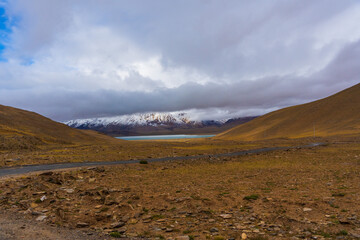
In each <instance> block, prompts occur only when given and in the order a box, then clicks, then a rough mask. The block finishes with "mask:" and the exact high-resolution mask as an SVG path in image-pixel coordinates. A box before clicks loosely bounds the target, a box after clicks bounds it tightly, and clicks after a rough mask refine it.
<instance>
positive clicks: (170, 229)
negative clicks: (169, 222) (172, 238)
mask: <svg viewBox="0 0 360 240" xmlns="http://www.w3.org/2000/svg"><path fill="white" fill-rule="evenodd" d="M172 231H174V229H172V228H166V229H165V232H172Z"/></svg>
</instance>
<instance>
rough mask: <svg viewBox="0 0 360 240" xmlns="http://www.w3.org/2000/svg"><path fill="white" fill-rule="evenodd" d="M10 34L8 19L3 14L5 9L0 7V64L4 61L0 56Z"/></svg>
mask: <svg viewBox="0 0 360 240" xmlns="http://www.w3.org/2000/svg"><path fill="white" fill-rule="evenodd" d="M0 3H1V2H0ZM10 32H11V31H10V26H9V19H8V17H7V16H6V14H5V8H4V7H1V6H0V61H2V62H3V61H6V59H5V58H4V57H3V55H2V54H3V52H4V50H5V48H6V43H7V42H8V40H9V39H8V38H9V33H10Z"/></svg>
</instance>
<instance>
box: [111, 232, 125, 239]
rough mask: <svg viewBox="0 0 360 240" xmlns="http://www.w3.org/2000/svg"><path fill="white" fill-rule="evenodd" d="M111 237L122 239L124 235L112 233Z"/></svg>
mask: <svg viewBox="0 0 360 240" xmlns="http://www.w3.org/2000/svg"><path fill="white" fill-rule="evenodd" d="M109 235H110V236H111V237H113V238H121V237H122V235H121V234H120V233H119V232H111V233H110V234H109Z"/></svg>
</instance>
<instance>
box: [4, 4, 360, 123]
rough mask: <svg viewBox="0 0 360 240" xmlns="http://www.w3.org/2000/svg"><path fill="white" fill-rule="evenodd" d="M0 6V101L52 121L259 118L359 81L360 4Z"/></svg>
mask: <svg viewBox="0 0 360 240" xmlns="http://www.w3.org/2000/svg"><path fill="white" fill-rule="evenodd" d="M0 8H2V9H4V14H3V15H4V16H3V17H2V18H0V19H1V20H0V21H1V23H0V26H2V25H3V27H0V46H2V47H0V104H3V105H11V106H16V107H20V108H25V109H29V110H33V111H37V112H39V113H41V114H44V115H46V116H49V117H51V118H53V119H56V120H68V119H73V118H90V117H101V116H114V115H120V114H129V113H136V112H148V111H178V110H185V109H199V111H201V112H203V113H205V114H204V115H206V114H209V115H210V114H211V115H212V116H214V118H223V115H224V114H229V115H232V116H233V115H234V114H239V116H245V115H257V114H263V113H265V112H268V111H270V110H274V109H277V108H280V107H284V106H289V105H293V104H299V103H304V102H307V101H311V100H314V99H318V98H322V97H325V96H328V95H330V94H333V93H335V92H337V91H339V90H341V89H343V88H346V87H349V86H351V85H354V84H356V83H358V82H359V76H360V66H359V65H360V28H359V27H358V23H359V22H360V3H359V2H358V1H355V0H353V1H350V0H344V1H336V0H333V1H332V0H323V1H311V0H298V1H295V0H294V1H288V0H286V1H285V0H283V1H280V0H278V1H265V0H264V1H239V0H227V1H202V0H174V1H167V0H155V1H145V0H142V1H140V0H128V1H127V0H124V1H116V0H104V1H101V2H100V1H95V0H86V1H85V0H75V1H70V0H53V1H47V0H33V1H27V0H14V1H1V0H0ZM0 12H1V11H0Z"/></svg>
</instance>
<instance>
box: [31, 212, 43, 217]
mask: <svg viewBox="0 0 360 240" xmlns="http://www.w3.org/2000/svg"><path fill="white" fill-rule="evenodd" d="M31 215H34V216H39V215H42V214H41V212H37V211H32V212H31Z"/></svg>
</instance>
